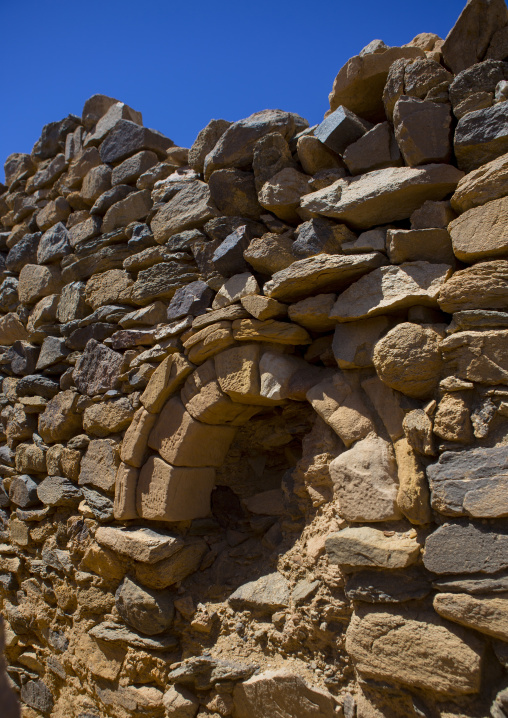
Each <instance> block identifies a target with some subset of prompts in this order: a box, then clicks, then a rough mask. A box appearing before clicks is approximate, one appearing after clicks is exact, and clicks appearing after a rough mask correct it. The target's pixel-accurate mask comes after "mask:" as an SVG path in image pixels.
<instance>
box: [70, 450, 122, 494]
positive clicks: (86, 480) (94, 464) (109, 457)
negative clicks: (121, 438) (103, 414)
mask: <svg viewBox="0 0 508 718" xmlns="http://www.w3.org/2000/svg"><path fill="white" fill-rule="evenodd" d="M119 465H120V456H119V446H118V444H117V443H116V442H115V441H114V440H113V439H93V440H92V441H90V443H89V444H88V448H87V450H86V454H85V455H84V457H83V458H82V460H81V467H80V472H79V485H80V486H85V485H88V486H94V487H96V488H99V489H102V490H103V491H108V492H110V491H112V490H113V489H114V486H115V478H116V473H117V470H118V467H119Z"/></svg>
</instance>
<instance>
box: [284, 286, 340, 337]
mask: <svg viewBox="0 0 508 718" xmlns="http://www.w3.org/2000/svg"><path fill="white" fill-rule="evenodd" d="M336 300H337V295H336V294H318V295H316V296H315V297H309V298H308V299H302V300H301V301H299V302H297V303H296V304H292V305H290V307H289V308H288V315H289V318H290V319H291V321H292V322H296V323H297V324H301V326H302V327H305V329H309V330H310V331H313V332H329V331H332V330H333V329H334V328H335V325H336V322H335V321H333V320H332V319H330V318H329V314H330V312H331V310H332V307H333V305H334V304H335V302H336Z"/></svg>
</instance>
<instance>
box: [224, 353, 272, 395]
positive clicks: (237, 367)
mask: <svg viewBox="0 0 508 718" xmlns="http://www.w3.org/2000/svg"><path fill="white" fill-rule="evenodd" d="M259 359H260V347H259V346H258V345H256V344H247V345H245V346H238V347H233V348H232V349H227V350H226V351H224V352H221V353H220V354H219V355H217V356H216V357H215V371H216V372H217V381H218V382H219V386H220V388H221V389H222V391H223V392H224V393H225V394H227V395H228V396H229V397H230V398H231V399H232V400H233V401H235V402H238V403H240V404H251V405H268V406H273V404H274V402H273V401H271V400H270V399H267V398H265V397H262V396H261V394H260V391H261V380H260V374H259ZM277 403H278V402H277Z"/></svg>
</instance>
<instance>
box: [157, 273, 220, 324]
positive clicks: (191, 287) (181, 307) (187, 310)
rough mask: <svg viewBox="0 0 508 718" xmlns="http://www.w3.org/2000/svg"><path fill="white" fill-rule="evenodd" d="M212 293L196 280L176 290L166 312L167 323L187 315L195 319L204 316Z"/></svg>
mask: <svg viewBox="0 0 508 718" xmlns="http://www.w3.org/2000/svg"><path fill="white" fill-rule="evenodd" d="M212 299H213V292H212V290H211V289H210V287H208V285H206V284H205V283H204V282H203V281H201V280H200V279H198V280H197V281H196V282H191V283H190V284H187V286H185V287H181V288H180V289H177V290H176V292H175V293H174V295H173V298H172V299H171V301H170V303H169V306H168V310H167V320H168V322H172V321H175V320H176V319H183V317H186V316H187V315H188V314H190V315H192V316H193V317H197V316H199V315H200V314H204V313H205V310H206V309H207V308H208V307H209V306H210V305H211V302H212Z"/></svg>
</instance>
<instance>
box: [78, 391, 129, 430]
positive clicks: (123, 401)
mask: <svg viewBox="0 0 508 718" xmlns="http://www.w3.org/2000/svg"><path fill="white" fill-rule="evenodd" d="M133 416H134V409H133V408H132V404H131V403H130V401H129V399H128V398H127V397H121V398H120V399H113V401H101V402H97V403H95V404H92V405H91V406H88V407H87V408H86V409H85V411H84V412H83V429H84V430H85V431H86V433H87V434H92V435H93V436H100V437H104V436H109V434H115V433H117V432H119V431H123V430H124V429H126V428H127V427H128V426H129V424H130V423H131V420H132V418H133Z"/></svg>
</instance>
